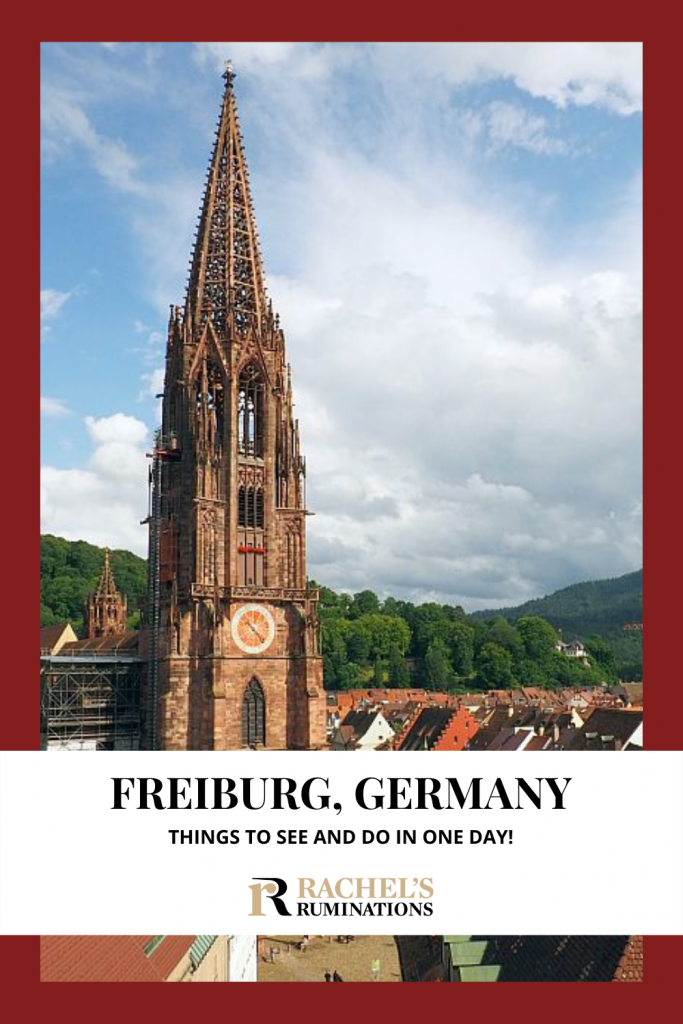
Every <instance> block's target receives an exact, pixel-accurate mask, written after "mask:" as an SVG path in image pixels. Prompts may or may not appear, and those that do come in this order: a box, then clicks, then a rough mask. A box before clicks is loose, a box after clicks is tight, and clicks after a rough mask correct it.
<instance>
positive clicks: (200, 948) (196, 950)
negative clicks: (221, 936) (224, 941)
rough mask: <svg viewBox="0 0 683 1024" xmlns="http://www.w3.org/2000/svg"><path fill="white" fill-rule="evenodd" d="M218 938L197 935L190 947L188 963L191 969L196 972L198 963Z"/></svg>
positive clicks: (215, 936)
mask: <svg viewBox="0 0 683 1024" xmlns="http://www.w3.org/2000/svg"><path fill="white" fill-rule="evenodd" d="M217 938H218V936H217V935H197V936H196V938H195V940H194V942H193V943H192V945H191V946H190V963H191V964H192V967H193V969H194V970H195V971H196V970H197V968H198V967H199V965H200V963H201V962H202V960H203V959H204V957H205V956H206V954H207V953H208V952H209V950H210V949H211V947H212V946H213V944H214V942H215V941H216V939H217Z"/></svg>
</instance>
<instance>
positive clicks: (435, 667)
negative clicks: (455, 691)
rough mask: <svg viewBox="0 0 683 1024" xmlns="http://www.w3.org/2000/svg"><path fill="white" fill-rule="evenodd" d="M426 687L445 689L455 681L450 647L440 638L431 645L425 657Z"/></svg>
mask: <svg viewBox="0 0 683 1024" xmlns="http://www.w3.org/2000/svg"><path fill="white" fill-rule="evenodd" d="M424 678H425V687H426V688H427V689H430V690H443V689H445V688H446V687H447V686H450V684H451V683H452V682H453V666H452V665H451V662H450V658H449V657H448V648H447V647H446V644H445V643H444V642H443V640H439V639H438V638H437V639H436V640H434V641H432V643H431V644H430V645H429V647H428V648H427V653H426V654H425V657H424Z"/></svg>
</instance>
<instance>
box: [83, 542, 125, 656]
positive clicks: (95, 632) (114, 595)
mask: <svg viewBox="0 0 683 1024" xmlns="http://www.w3.org/2000/svg"><path fill="white" fill-rule="evenodd" d="M127 605H128V602H127V601H126V598H125V597H124V596H123V594H120V593H119V591H118V590H117V589H116V581H115V579H114V573H113V572H112V570H111V565H110V564H109V548H105V549H104V566H103V568H102V575H101V576H100V579H99V582H98V584H97V588H96V590H95V593H94V594H91V595H90V596H89V598H88V600H87V602H86V605H85V613H84V615H83V626H84V628H85V635H86V637H87V638H88V640H94V639H95V637H98V636H109V635H110V634H111V633H125V631H126V614H127Z"/></svg>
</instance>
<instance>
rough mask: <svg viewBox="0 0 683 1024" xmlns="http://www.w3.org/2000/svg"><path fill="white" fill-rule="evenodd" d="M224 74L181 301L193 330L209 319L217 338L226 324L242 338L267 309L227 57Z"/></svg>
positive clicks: (258, 328) (258, 324) (257, 327)
mask: <svg viewBox="0 0 683 1024" xmlns="http://www.w3.org/2000/svg"><path fill="white" fill-rule="evenodd" d="M223 78H224V80H225V93H224V96H223V104H222V107H221V114H220V118H219V120H218V126H217V128H216V138H215V143H214V149H213V154H212V156H211V162H210V164H209V171H208V174H207V179H206V187H205V192H204V202H203V205H202V211H201V214H200V217H199V222H198V225H197V237H196V241H195V248H194V254H193V257H192V264H191V269H190V280H189V282H188V291H187V301H186V303H185V308H186V313H187V315H188V317H190V318H191V320H192V323H193V325H194V329H195V330H196V331H201V330H203V328H204V326H205V324H206V323H207V321H209V320H210V321H211V323H212V325H213V328H214V330H215V332H216V334H217V335H218V337H219V338H221V337H223V338H225V337H227V335H228V333H229V332H230V328H231V326H234V331H235V333H236V334H237V335H239V336H241V337H245V336H246V334H247V332H248V331H249V330H250V328H251V329H254V330H256V331H257V332H259V333H260V331H261V326H262V323H264V322H265V317H266V310H267V305H266V292H265V285H264V280H263V268H262V266H261V254H260V252H259V244H258V232H257V230H256V222H255V220H254V213H253V205H252V201H251V192H250V188H249V172H248V171H247V163H246V159H245V156H244V151H243V148H242V137H241V134H240V128H239V122H238V119H237V104H236V102H235V92H234V89H233V82H234V79H235V72H234V70H233V67H232V62H231V61H227V62H226V64H225V70H224V72H223Z"/></svg>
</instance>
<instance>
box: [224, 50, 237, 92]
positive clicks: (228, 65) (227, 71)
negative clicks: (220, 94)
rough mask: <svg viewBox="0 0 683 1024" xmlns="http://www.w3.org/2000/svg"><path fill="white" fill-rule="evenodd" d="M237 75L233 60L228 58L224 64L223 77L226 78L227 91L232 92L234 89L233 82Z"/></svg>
mask: <svg viewBox="0 0 683 1024" xmlns="http://www.w3.org/2000/svg"><path fill="white" fill-rule="evenodd" d="M235 77H236V75H235V70H234V68H233V66H232V61H231V60H230V58H228V60H226V62H225V64H224V65H223V78H224V80H225V88H226V91H227V92H230V91H231V90H232V83H233V82H234V81H235Z"/></svg>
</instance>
